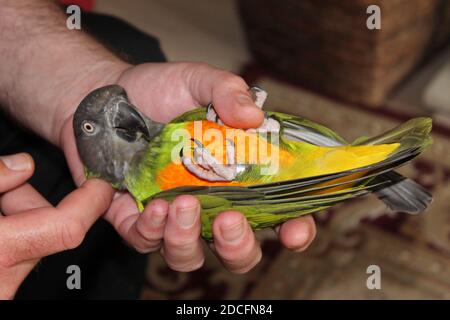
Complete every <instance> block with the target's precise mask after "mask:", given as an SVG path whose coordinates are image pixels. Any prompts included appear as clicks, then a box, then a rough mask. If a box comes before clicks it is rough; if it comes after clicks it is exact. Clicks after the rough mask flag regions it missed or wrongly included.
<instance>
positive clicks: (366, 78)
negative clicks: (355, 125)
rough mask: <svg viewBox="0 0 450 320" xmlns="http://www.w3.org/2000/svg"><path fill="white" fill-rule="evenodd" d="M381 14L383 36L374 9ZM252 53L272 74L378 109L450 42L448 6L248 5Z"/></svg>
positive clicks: (335, 0) (331, 0) (379, 0)
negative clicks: (372, 19) (373, 23)
mask: <svg viewBox="0 0 450 320" xmlns="http://www.w3.org/2000/svg"><path fill="white" fill-rule="evenodd" d="M371 4H376V5H378V6H379V7H380V8H381V29H380V30H369V29H368V28H367V27H366V19H367V18H368V15H367V14H366V9H367V7H368V6H369V5H371ZM239 8H240V12H241V15H242V17H243V21H244V26H245V28H246V32H247V37H248V41H249V45H250V49H251V51H252V53H253V55H254V56H255V58H256V60H257V61H258V62H259V63H260V64H261V65H263V66H264V67H265V68H267V69H269V70H271V71H272V72H275V73H276V74H279V75H281V76H282V77H284V78H288V79H290V80H294V81H296V82H300V83H302V84H305V85H307V86H310V87H313V88H315V89H317V90H319V91H321V92H324V93H328V94H331V95H333V96H338V97H340V98H343V99H345V100H348V101H353V102H358V103H362V104H365V105H370V106H376V105H379V104H381V103H382V102H383V101H384V98H385V97H386V95H387V94H388V93H389V92H390V91H391V89H392V88H393V87H394V86H395V85H396V84H398V83H399V81H401V80H402V79H403V78H404V77H405V76H406V75H407V74H408V73H409V72H410V71H411V70H412V69H413V68H414V67H415V66H416V65H417V64H418V63H419V62H420V61H421V60H422V59H423V58H424V57H425V56H426V55H427V53H429V52H430V51H431V50H432V49H433V48H436V47H438V46H442V45H443V43H445V42H446V41H448V37H449V35H450V1H447V0H326V1H325V0H323V1H317V0H301V1H299V0H282V1H279V0H265V1H260V0H241V1H240V2H239Z"/></svg>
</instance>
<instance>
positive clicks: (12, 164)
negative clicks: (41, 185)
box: [0, 153, 34, 193]
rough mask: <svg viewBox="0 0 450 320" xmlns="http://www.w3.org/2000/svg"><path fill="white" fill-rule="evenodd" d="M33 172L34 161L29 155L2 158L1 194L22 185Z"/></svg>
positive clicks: (0, 169)
mask: <svg viewBox="0 0 450 320" xmlns="http://www.w3.org/2000/svg"><path fill="white" fill-rule="evenodd" d="M33 171H34V161H33V158H32V157H31V156H30V155H29V154H28V153H17V154H13V155H7V156H0V193H3V192H6V191H9V190H11V189H13V188H15V187H17V186H19V185H21V184H22V183H24V182H25V181H27V180H28V179H29V178H30V177H31V175H32V174H33Z"/></svg>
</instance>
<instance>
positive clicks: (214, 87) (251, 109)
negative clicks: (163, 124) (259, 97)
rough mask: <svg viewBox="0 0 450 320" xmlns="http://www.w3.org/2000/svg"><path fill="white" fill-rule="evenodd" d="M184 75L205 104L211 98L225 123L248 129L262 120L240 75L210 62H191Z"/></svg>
mask: <svg viewBox="0 0 450 320" xmlns="http://www.w3.org/2000/svg"><path fill="white" fill-rule="evenodd" d="M184 75H185V78H186V79H187V80H186V81H187V86H188V87H189V88H190V92H191V94H192V96H193V98H194V99H195V100H197V101H198V102H199V103H200V104H202V105H207V104H208V103H209V102H211V101H212V102H213V104H214V108H215V109H216V111H217V113H218V114H219V116H220V118H221V119H222V120H223V121H224V122H225V123H226V124H228V125H230V126H233V127H237V128H243V129H246V128H256V127H258V126H259V125H261V123H262V122H263V120H264V114H263V112H262V111H261V110H260V109H259V108H258V107H257V106H256V105H255V104H254V102H253V100H252V99H251V96H250V93H249V92H248V85H247V84H246V83H245V81H244V80H243V79H242V78H241V77H239V76H237V75H234V74H232V73H230V72H227V71H224V70H221V69H218V68H214V67H212V66H210V65H207V64H190V65H188V66H187V67H186V72H185V73H184Z"/></svg>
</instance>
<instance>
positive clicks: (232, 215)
mask: <svg viewBox="0 0 450 320" xmlns="http://www.w3.org/2000/svg"><path fill="white" fill-rule="evenodd" d="M213 235H214V248H215V250H216V252H217V255H218V256H219V257H220V259H221V260H222V263H223V264H224V265H225V267H226V268H227V269H228V270H230V271H231V272H235V273H245V272H247V271H249V270H250V269H252V268H253V267H254V266H255V265H256V264H257V263H258V262H259V261H260V260H261V257H262V253H261V247H260V245H259V243H258V242H257V240H256V239H255V235H254V233H253V231H252V229H251V228H250V225H249V224H248V222H247V219H245V217H244V216H243V215H242V214H241V213H239V212H235V211H228V212H222V213H221V214H219V215H218V216H217V217H216V218H215V219H214V223H213Z"/></svg>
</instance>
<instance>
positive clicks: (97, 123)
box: [73, 85, 432, 240]
mask: <svg viewBox="0 0 450 320" xmlns="http://www.w3.org/2000/svg"><path fill="white" fill-rule="evenodd" d="M250 91H251V94H252V96H253V99H254V101H255V104H256V105H258V106H259V107H262V104H263V103H264V100H265V98H266V96H267V93H266V92H265V91H264V90H262V89H260V88H257V87H253V88H251V89H250ZM349 125H351V124H349ZM73 128H74V133H75V138H76V144H77V148H78V151H79V154H80V157H81V160H82V162H83V163H84V166H85V172H86V175H87V177H88V178H89V177H97V178H101V179H104V180H106V181H108V182H109V183H111V184H112V186H113V187H114V188H117V189H119V190H128V192H129V193H130V194H131V195H132V196H133V198H134V199H135V201H136V203H137V206H138V208H139V210H140V211H142V210H143V209H144V206H145V205H146V204H147V203H148V202H149V201H151V200H152V199H156V198H162V199H166V200H168V201H171V200H172V199H173V198H174V197H175V196H177V195H179V194H191V195H194V196H195V197H197V198H198V200H199V201H200V204H201V222H202V236H203V237H204V238H205V239H207V240H211V239H212V231H211V228H212V222H213V220H214V217H216V216H217V215H218V214H219V213H220V212H223V211H226V210H236V211H239V212H241V213H243V214H244V215H245V217H246V218H247V220H248V221H249V223H250V225H251V226H252V228H253V229H261V228H266V227H272V226H275V225H277V224H279V223H282V222H284V221H286V220H289V219H292V218H296V217H299V216H302V215H306V214H310V213H313V212H316V211H319V210H323V209H326V208H329V207H331V206H333V205H334V204H336V203H339V202H342V201H345V200H348V199H352V198H355V197H359V196H362V195H366V194H368V193H371V192H374V193H375V194H376V195H377V196H378V197H379V198H380V199H381V200H382V201H383V202H385V203H386V204H387V206H388V207H389V208H391V209H392V210H394V211H402V212H408V213H419V212H421V211H423V210H424V209H425V208H426V207H427V205H428V204H429V203H430V202H431V200H432V197H431V195H430V193H429V192H428V191H426V190H425V189H424V188H423V187H422V186H420V185H419V184H417V183H415V182H414V181H412V180H410V179H407V178H405V177H403V176H402V175H400V174H398V173H396V172H395V171H393V169H394V168H395V167H398V166H400V165H402V164H404V163H406V162H407V161H409V160H411V159H413V158H415V157H416V156H418V155H419V154H420V153H421V152H422V151H423V150H424V149H425V148H426V147H427V146H429V145H430V144H431V142H432V139H431V137H430V131H431V119H430V118H415V119H412V120H410V121H407V122H406V123H404V124H402V125H400V126H398V127H397V128H395V129H392V130H390V131H388V132H386V133H384V134H381V135H378V136H376V137H373V138H365V137H363V138H359V139H357V140H356V141H355V142H353V143H348V142H347V141H345V140H344V139H343V138H342V137H340V136H339V135H338V134H336V133H335V132H333V131H332V130H330V129H328V128H326V127H324V126H322V125H319V124H317V123H314V122H312V121H309V120H306V119H302V118H299V117H296V116H293V115H288V114H284V113H279V112H270V111H266V112H265V119H264V122H263V124H262V125H261V127H260V128H257V129H248V130H243V129H237V128H231V127H228V126H226V125H224V124H223V122H222V121H221V120H220V118H219V117H218V115H217V113H216V112H215V110H214V106H213V105H212V104H209V105H208V107H207V108H196V109H193V110H191V111H188V112H186V113H184V114H183V115H181V116H179V117H177V118H176V119H174V120H172V121H171V122H170V123H167V124H162V123H158V122H155V121H153V120H151V119H149V118H147V117H145V116H144V115H143V114H142V113H141V112H140V111H139V110H138V109H137V108H136V107H135V106H133V105H132V104H131V103H130V102H129V100H128V98H127V94H126V92H125V90H124V89H123V88H122V87H120V86H118V85H110V86H106V87H102V88H99V89H96V90H94V91H92V92H91V93H89V94H88V95H87V96H86V97H85V98H84V99H83V100H82V101H81V103H80V105H79V106H78V108H77V110H76V112H75V114H74V119H73Z"/></svg>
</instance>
